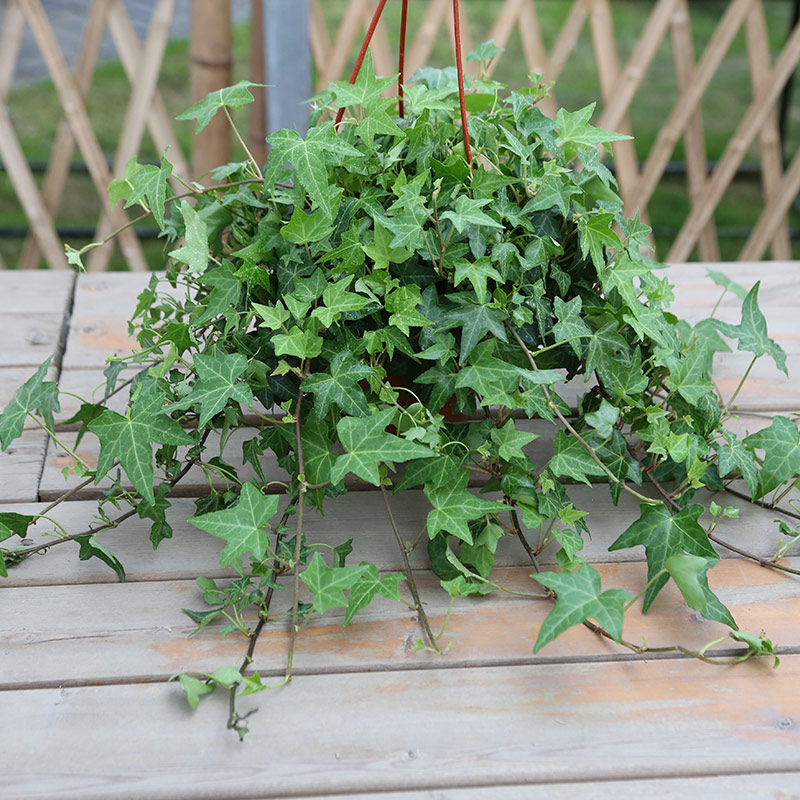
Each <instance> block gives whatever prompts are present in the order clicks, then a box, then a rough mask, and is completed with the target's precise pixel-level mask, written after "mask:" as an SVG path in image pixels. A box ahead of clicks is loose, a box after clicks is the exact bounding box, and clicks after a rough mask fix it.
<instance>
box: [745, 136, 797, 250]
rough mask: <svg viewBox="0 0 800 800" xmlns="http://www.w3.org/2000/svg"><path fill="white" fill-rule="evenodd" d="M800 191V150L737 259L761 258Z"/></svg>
mask: <svg viewBox="0 0 800 800" xmlns="http://www.w3.org/2000/svg"><path fill="white" fill-rule="evenodd" d="M798 192H800V150H799V151H798V152H797V153H795V156H794V158H793V159H792V163H791V164H790V165H789V169H787V170H786V173H785V174H784V176H783V179H782V180H781V182H780V184H779V186H778V188H777V190H776V191H775V193H774V194H773V195H772V197H771V198H770V199H769V201H768V202H767V204H766V206H765V207H764V210H763V211H762V212H761V216H760V217H759V218H758V222H757V223H756V225H755V227H754V228H753V230H752V231H751V233H750V236H749V238H748V240H747V242H746V243H745V246H744V248H743V249H742V252H741V253H740V254H739V259H740V260H742V261H751V260H755V259H758V258H761V257H762V256H763V255H764V253H765V252H766V250H767V247H769V245H770V244H771V243H772V241H773V238H774V237H775V235H776V233H777V231H778V230H779V229H780V227H781V224H782V223H783V221H784V220H785V219H786V214H787V212H788V211H789V209H790V208H791V205H792V203H794V201H795V198H796V197H797V193H798Z"/></svg>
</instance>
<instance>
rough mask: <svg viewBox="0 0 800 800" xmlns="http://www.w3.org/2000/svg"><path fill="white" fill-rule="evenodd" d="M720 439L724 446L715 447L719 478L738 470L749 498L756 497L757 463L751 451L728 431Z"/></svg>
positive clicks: (799, 467)
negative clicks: (722, 440)
mask: <svg viewBox="0 0 800 800" xmlns="http://www.w3.org/2000/svg"><path fill="white" fill-rule="evenodd" d="M722 437H723V438H724V439H725V444H722V445H719V446H718V447H717V456H718V457H719V460H718V462H717V466H718V468H719V476H720V478H724V477H725V476H726V475H730V474H731V472H733V471H734V470H738V471H739V472H740V473H741V476H742V478H744V480H745V482H746V483H747V488H748V489H750V496H751V497H753V498H756V497H758V462H757V461H756V457H755V455H754V454H753V451H752V450H751V449H749V448H748V447H747V446H746V445H745V444H744V442H742V440H741V439H738V438H737V437H736V434H734V433H731V432H730V431H725V430H724V431H722ZM798 469H800V465H798Z"/></svg>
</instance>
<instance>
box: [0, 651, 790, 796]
mask: <svg viewBox="0 0 800 800" xmlns="http://www.w3.org/2000/svg"><path fill="white" fill-rule="evenodd" d="M712 669H713V668H711V667H709V666H707V665H705V664H701V663H696V662H685V661H660V662H652V663H648V664H643V663H615V662H609V663H591V664H556V665H525V666H510V667H490V668H476V669H465V670H462V671H461V672H460V673H459V676H458V680H453V673H452V672H451V671H450V670H440V669H431V670H410V671H397V672H381V673H357V674H347V675H320V676H299V677H296V678H295V679H294V681H293V682H292V684H291V685H290V686H289V687H286V688H284V689H282V690H280V691H276V692H272V693H270V694H268V695H267V696H262V697H258V698H252V699H251V698H247V699H244V700H243V701H242V702H240V704H239V706H240V711H241V712H246V711H247V710H248V709H250V708H253V707H257V706H260V708H261V710H260V713H259V714H258V715H256V716H255V717H252V718H251V719H250V720H249V721H248V725H249V727H250V730H251V732H250V734H249V735H248V737H247V738H246V739H245V741H244V744H241V743H240V742H239V741H238V740H237V738H236V737H235V736H233V735H232V734H230V733H228V732H226V731H225V730H224V720H225V719H226V718H227V696H225V694H224V693H216V694H215V695H212V696H211V697H209V698H206V699H204V700H203V702H202V703H201V704H200V707H199V708H198V710H197V711H194V712H192V711H191V710H190V709H189V707H188V706H187V705H186V702H185V700H184V699H183V698H182V697H181V696H180V694H179V690H178V687H177V686H176V685H174V684H172V685H164V684H154V685H153V684H150V685H128V686H108V687H86V688H74V689H68V688H62V689H46V690H27V691H12V692H2V693H0V716H1V717H2V719H3V721H4V726H5V729H6V730H10V731H25V732H26V733H27V734H28V735H27V736H26V737H22V736H16V737H11V738H10V740H9V741H8V742H7V744H6V746H5V747H4V756H5V759H4V764H5V767H4V772H5V775H4V787H5V791H6V793H7V794H9V795H13V796H14V797H17V798H23V797H32V796H47V797H53V798H67V797H80V798H90V797H108V796H109V794H112V795H113V796H114V797H117V798H126V797H127V798H131V797H137V798H138V797H142V796H147V797H150V798H166V797H169V798H172V800H179V798H192V800H195V799H196V798H211V797H214V798H219V799H220V800H222V799H223V798H237V800H241V798H247V797H261V798H263V797H286V796H287V795H296V794H314V793H318V792H319V790H320V787H321V786H324V787H325V791H326V792H331V793H334V792H339V793H344V794H348V793H350V794H354V793H356V792H369V791H372V792H377V791H386V790H393V789H394V790H401V789H402V790H405V791H409V790H414V789H423V788H429V787H432V786H433V787H435V786H448V787H452V788H458V787H466V786H476V785H478V786H486V785H493V784H503V783H507V784H512V785H513V784H520V783H526V782H530V783H546V782H549V781H569V780H574V778H575V776H576V773H578V774H579V775H580V777H581V780H582V781H598V780H612V779H617V780H619V779H623V778H625V779H636V778H638V779H642V778H647V777H650V776H653V775H659V776H662V777H668V776H681V777H692V776H706V775H725V774H740V773H742V772H765V771H797V770H798V768H800V726H799V725H798V724H797V721H796V720H797V719H798V717H799V716H800V699H799V698H798V695H797V691H796V687H797V683H798V681H800V656H787V657H785V658H784V659H783V663H782V666H781V668H780V669H778V670H772V669H770V668H769V666H768V665H767V664H766V663H763V662H761V663H753V664H750V663H748V664H744V665H742V666H740V667H737V668H736V669H731V670H718V671H715V672H711V671H710V670H712ZM712 676H713V677H712ZM334 699H335V702H334ZM344 709H346V711H344ZM109 712H111V713H109ZM276 723H277V725H278V726H279V727H277V728H276ZM276 731H280V732H282V734H281V735H276ZM287 733H288V734H289V735H286V734H287ZM31 740H33V741H35V742H36V747H31V746H30V744H29V743H30V741H31ZM78 741H79V742H80V747H77V746H76V742H78ZM42 753H46V754H47V758H46V759H43V758H42V755H41V754H42Z"/></svg>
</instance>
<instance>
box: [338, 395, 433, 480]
mask: <svg viewBox="0 0 800 800" xmlns="http://www.w3.org/2000/svg"><path fill="white" fill-rule="evenodd" d="M394 415H395V410H394V408H387V409H384V410H383V411H380V412H378V413H377V414H373V415H372V416H371V417H367V418H365V419H354V418H353V417H345V418H344V419H341V420H339V423H338V425H337V426H336V429H337V431H338V433H339V441H341V443H342V445H343V447H344V449H345V453H344V455H340V456H338V457H337V458H336V463H335V464H334V465H333V469H332V470H331V481H332V482H333V483H339V481H341V480H342V478H344V476H345V475H347V473H348V472H352V473H353V474H354V475H357V476H358V477H359V478H362V479H363V480H365V481H367V482H369V483H371V484H372V485H373V486H378V485H379V484H380V475H379V473H378V465H379V464H383V463H386V462H392V463H394V462H403V461H410V460H411V459H412V458H433V457H434V456H435V455H436V453H434V452H433V451H432V450H430V449H429V448H427V447H423V446H422V445H419V444H416V443H414V442H410V441H408V439H401V438H400V437H399V436H395V435H394V434H392V433H386V426H387V425H388V424H389V423H390V422H391V421H392V419H393V418H394Z"/></svg>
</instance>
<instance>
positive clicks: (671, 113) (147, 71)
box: [0, 0, 800, 270]
mask: <svg viewBox="0 0 800 800" xmlns="http://www.w3.org/2000/svg"><path fill="white" fill-rule="evenodd" d="M253 2H254V8H255V9H256V11H257V12H258V13H255V14H254V16H253V20H254V24H255V26H256V27H257V26H258V25H260V24H261V16H262V15H261V13H260V10H261V9H260V5H261V0H253ZM309 2H310V26H309V32H308V33H309V41H310V48H311V53H312V55H313V60H314V62H315V65H316V70H317V76H318V86H319V87H321V86H323V85H325V84H326V83H327V81H329V80H340V79H343V78H345V77H346V75H347V73H348V69H349V66H350V64H351V63H352V57H353V52H354V49H355V48H356V47H357V45H358V44H359V43H360V39H361V37H362V36H363V31H364V29H365V27H366V25H367V23H368V21H369V18H370V17H371V15H372V12H373V10H374V7H375V0H347V2H346V4H343V12H342V13H341V14H340V15H339V16H338V19H337V20H336V22H335V23H332V22H331V21H330V19H329V18H330V14H327V15H326V14H325V13H323V11H324V9H323V4H324V2H325V0H309ZM567 2H568V0H564V3H565V4H566V3H567ZM765 2H766V0H730V2H728V3H727V4H726V5H725V7H724V13H722V14H721V15H720V18H719V20H718V24H717V25H716V28H715V30H714V32H713V35H711V37H710V38H709V39H708V41H707V43H706V44H705V46H704V48H703V49H702V51H701V52H697V53H696V52H695V42H694V37H693V35H692V13H694V12H693V11H691V10H690V7H689V2H688V0H656V1H655V2H652V3H647V4H646V5H647V7H648V8H649V14H648V15H647V19H646V24H645V25H644V27H643V28H642V29H641V31H640V32H639V35H638V38H637V40H636V42H635V44H634V46H633V47H632V49H631V50H630V55H629V57H628V58H627V60H626V61H624V63H623V59H622V57H621V55H620V47H619V43H618V40H617V36H616V25H617V20H615V14H616V15H617V16H618V15H619V14H620V13H622V12H621V11H620V7H621V6H625V5H626V3H624V2H618V0H614V2H611V0H569V13H568V14H567V16H566V18H565V21H564V23H563V25H562V26H561V28H560V30H559V31H558V32H557V35H556V36H555V37H554V38H552V37H551V39H552V41H551V44H550V47H549V49H548V48H546V47H545V44H544V37H543V35H542V25H541V19H540V14H539V12H538V10H537V4H536V2H535V0H496V6H497V13H496V16H495V18H494V22H493V24H492V26H491V29H490V30H488V31H487V30H481V32H480V36H475V33H476V31H475V30H474V29H473V30H472V31H471V30H470V22H469V17H470V4H469V3H465V2H462V4H461V6H462V30H463V35H464V39H465V41H464V44H465V50H466V49H469V47H470V46H471V45H472V44H473V43H474V42H475V41H480V40H485V39H489V38H493V39H494V40H495V42H496V43H497V44H499V45H501V46H502V45H504V44H506V43H507V42H508V41H509V39H510V37H511V36H512V34H514V32H515V31H518V32H519V35H520V39H521V43H522V53H523V56H524V61H525V71H526V72H537V73H540V74H542V75H543V76H544V79H545V80H547V81H551V80H557V79H558V78H559V76H560V75H561V74H562V72H563V71H564V68H565V66H566V65H567V64H568V62H569V60H570V59H571V58H573V57H574V56H575V54H576V49H577V48H579V47H581V44H580V43H581V42H582V41H584V40H583V39H582V38H581V37H582V33H583V31H584V29H588V31H589V34H590V41H591V49H592V54H593V63H594V68H595V70H596V74H597V82H598V85H599V90H600V91H599V93H600V97H598V100H599V104H598V105H599V107H600V109H601V111H600V113H599V116H598V118H597V120H596V124H598V125H600V126H601V127H604V128H610V129H615V130H622V131H625V132H631V119H630V116H631V115H630V111H631V106H632V104H633V103H634V101H635V99H636V98H637V96H638V95H640V94H641V93H646V92H648V91H649V89H648V85H649V84H648V81H649V75H650V74H651V72H652V69H651V67H652V65H653V63H654V59H655V58H656V56H657V54H659V52H660V51H663V50H664V48H667V49H668V51H669V52H670V54H671V69H672V70H673V71H674V80H675V82H676V84H677V87H678V91H677V98H676V100H675V102H674V103H673V105H672V107H671V108H667V109H665V110H664V112H663V123H662V124H661V125H660V127H659V130H658V133H657V135H656V137H655V140H654V142H653V145H652V147H651V148H650V150H649V153H647V155H646V158H644V160H643V162H642V163H640V161H639V158H638V157H637V153H636V150H635V147H634V144H633V143H632V142H630V141H622V142H616V143H614V145H613V161H614V167H615V169H616V174H617V178H618V180H619V184H620V190H621V195H622V197H623V200H624V202H625V205H626V211H627V212H628V213H634V212H635V211H636V210H637V209H638V210H640V212H641V214H642V217H643V218H647V216H648V206H649V205H650V201H651V200H652V198H653V194H654V192H655V191H656V189H657V188H658V186H659V183H660V181H661V180H662V178H663V176H664V174H665V170H667V168H668V165H669V163H670V159H671V158H672V156H673V154H674V152H675V150H676V147H677V146H678V145H679V143H681V142H682V145H683V152H684V154H685V161H686V173H687V181H686V184H687V192H688V196H689V213H688V214H687V216H686V218H685V220H684V221H683V223H682V225H681V227H680V230H679V232H678V235H677V237H676V238H675V240H674V242H673V244H672V246H671V249H670V250H669V252H668V253H666V254H665V253H660V254H659V255H660V256H661V257H665V258H666V259H667V260H670V261H681V260H686V259H688V258H689V257H690V256H691V255H692V254H693V253H694V252H696V253H697V255H698V256H699V257H700V258H701V259H702V260H705V261H714V260H719V241H718V232H717V229H716V226H715V220H714V212H715V209H717V206H718V205H719V203H720V201H721V200H722V198H723V196H724V195H725V193H726V191H727V190H728V189H729V187H730V186H731V183H732V181H733V180H734V178H735V177H736V175H737V171H738V169H739V168H740V166H741V164H742V161H743V159H744V158H745V157H746V156H747V154H748V152H753V151H755V152H756V153H757V156H758V161H759V164H760V178H761V184H762V195H763V207H762V208H761V211H760V215H759V217H758V220H757V222H756V224H755V225H754V227H753V228H752V230H751V231H750V234H749V237H748V238H747V241H746V243H745V245H744V247H743V248H742V249H741V251H740V253H739V258H740V259H742V260H756V259H759V258H762V257H764V256H766V255H767V254H770V255H771V256H772V257H773V258H775V259H788V258H791V253H792V250H791V241H790V235H789V227H788V223H787V215H788V213H789V210H790V208H791V206H792V204H793V203H794V201H795V198H796V196H797V194H798V191H800V153H797V154H791V155H792V157H791V158H790V159H789V160H788V161H789V163H788V164H785V163H784V159H783V156H782V147H781V139H780V130H779V125H778V116H777V112H776V103H777V100H778V98H779V95H780V94H781V92H782V91H783V90H784V87H785V86H786V85H787V82H788V81H789V80H790V78H791V76H792V74H793V73H794V71H795V69H796V67H797V64H798V61H800V24H798V25H796V26H795V27H794V29H793V30H791V31H790V32H789V35H788V36H787V38H786V40H785V43H784V44H783V46H782V48H780V50H779V51H777V52H775V51H774V48H771V47H770V40H769V36H768V29H767V24H766V17H765V10H764V6H765ZM193 3H194V6H193V9H195V10H199V11H201V12H203V14H206V13H213V8H214V6H215V4H216V7H217V12H218V10H219V5H220V4H221V3H222V0H193ZM222 4H223V5H224V3H222ZM390 5H391V4H390ZM700 5H702V4H700ZM174 9H175V0H156V2H155V3H154V5H153V11H152V17H151V22H150V27H149V31H148V35H147V37H146V40H145V42H144V44H143V45H141V44H140V42H139V40H138V38H137V36H136V34H135V32H134V30H133V27H132V25H131V23H130V19H129V18H128V15H127V13H126V11H125V6H124V4H123V0H93V3H92V5H91V11H90V13H89V15H88V17H87V23H86V29H85V34H84V41H83V47H82V49H81V52H80V57H79V59H78V63H77V66H76V69H75V72H74V74H70V72H69V71H68V69H67V66H66V63H65V60H64V58H63V56H62V54H61V50H60V49H59V46H58V43H57V37H56V35H55V33H54V31H53V28H52V26H51V24H50V22H49V21H48V17H47V14H46V11H45V9H44V7H43V5H42V3H41V0H9V2H8V5H7V7H6V11H5V16H4V20H3V30H2V33H1V34H0V157H1V158H2V160H3V162H4V164H5V167H6V170H7V172H8V175H9V178H10V179H11V183H12V184H13V187H14V190H15V192H16V194H17V197H18V199H19V202H20V204H21V205H22V207H23V208H24V210H25V212H26V215H27V217H28V220H29V224H30V235H29V236H28V239H27V241H26V243H25V247H24V249H23V252H22V256H21V258H20V263H19V266H20V267H22V268H32V267H35V266H36V265H37V264H38V263H39V259H40V257H41V258H44V259H45V261H46V262H47V264H48V265H49V266H50V267H53V268H63V267H66V261H65V258H64V255H63V249H62V246H61V244H60V242H59V240H58V236H57V234H56V229H55V224H54V221H53V215H54V211H55V209H56V208H57V207H58V203H59V201H60V198H61V195H62V192H63V190H64V183H65V179H66V175H67V172H68V169H69V164H70V159H71V158H72V155H73V151H74V148H75V147H76V146H77V148H78V149H79V150H80V153H81V154H82V156H83V159H84V160H85V162H86V164H87V167H88V169H89V172H90V174H91V177H92V181H93V184H94V186H95V188H96V191H97V194H98V196H99V197H100V198H101V202H102V203H103V210H102V214H101V218H100V221H99V224H98V229H97V233H98V236H100V237H102V236H104V235H106V234H107V233H108V232H109V231H110V230H112V228H113V227H116V226H117V225H120V224H124V223H125V222H126V221H127V219H128V217H127V216H126V212H124V211H123V210H122V209H121V208H120V207H117V208H114V209H112V208H110V207H109V206H108V201H107V192H106V187H107V185H108V182H109V180H110V179H111V177H112V175H118V174H121V173H122V170H123V169H124V165H125V163H126V161H127V160H128V159H129V158H130V157H131V156H132V155H134V154H135V153H136V152H137V149H138V147H139V145H140V143H141V141H142V136H143V134H144V132H145V129H146V128H147V129H149V131H150V134H151V136H152V139H153V141H154V143H155V145H156V147H157V148H158V149H159V150H162V151H163V149H164V148H165V147H167V146H169V147H170V159H171V160H172V161H173V162H174V163H175V171H176V173H177V174H179V175H181V176H186V177H190V176H191V175H192V173H191V170H190V167H189V164H188V163H187V160H186V158H185V157H184V155H183V154H182V153H181V150H180V148H179V146H178V144H177V141H176V138H175V135H174V133H173V130H172V127H171V121H170V119H169V117H168V115H167V113H166V111H165V109H164V104H163V102H162V100H161V97H160V95H159V92H158V77H159V70H160V67H161V63H162V58H163V53H164V48H165V45H166V41H167V37H168V33H169V27H170V23H171V20H172V16H173V13H174ZM25 25H29V26H30V28H31V29H32V31H33V33H34V34H35V37H36V41H37V43H38V46H39V48H40V49H41V51H42V54H43V56H44V58H45V61H46V63H47V68H48V71H49V73H50V76H51V77H52V79H53V82H54V84H55V88H56V90H57V92H58V96H59V99H60V102H61V110H62V113H63V122H62V125H61V127H60V129H59V132H58V135H57V138H56V140H55V142H54V145H53V149H52V156H51V159H50V161H49V164H48V169H47V173H46V176H45V180H44V183H43V186H42V188H41V190H40V189H39V188H38V187H37V185H36V182H35V180H34V179H33V176H32V174H31V171H30V169H29V167H28V165H27V162H26V161H25V158H24V156H23V152H22V148H21V147H20V144H19V141H18V138H17V135H16V134H15V131H14V128H13V125H12V123H11V119H10V117H9V114H8V112H7V109H6V98H7V96H8V92H9V90H10V86H11V81H12V77H13V72H14V65H15V63H16V59H17V57H18V52H19V44H20V42H21V39H22V33H23V29H24V26H25ZM106 28H108V30H109V31H110V33H111V35H112V37H113V39H114V42H115V44H116V47H117V50H118V53H119V56H120V60H121V62H122V65H123V67H124V70H125V72H126V74H127V76H128V79H129V81H130V86H131V91H130V97H129V100H128V102H127V111H126V114H125V118H124V122H123V125H122V129H121V131H122V132H121V134H120V138H119V142H118V146H117V149H116V153H114V154H113V158H112V160H111V163H112V167H111V169H109V166H108V156H107V155H106V154H104V153H103V152H102V150H101V149H100V146H99V144H98V142H97V138H96V136H95V133H94V131H93V130H92V126H91V124H90V121H89V117H88V115H87V113H86V108H85V103H84V98H85V97H86V95H87V93H88V92H89V91H90V89H91V82H92V76H93V74H94V70H95V66H96V62H97V53H98V50H99V43H100V40H101V37H102V35H103V33H104V31H105V29H106ZM214 33H215V34H216V40H215V39H214V37H210V36H208V33H207V31H206V32H205V33H204V32H203V30H202V26H200V25H194V24H193V32H192V35H193V41H192V58H193V64H194V69H193V82H194V83H195V94H198V93H200V94H204V93H205V92H207V91H209V90H210V89H212V88H214V82H215V81H216V82H217V84H218V85H220V84H221V83H222V82H224V76H225V75H226V74H227V75H229V74H230V64H229V55H228V56H226V55H225V53H226V52H228V53H229V50H228V51H226V49H225V47H224V46H222V45H221V44H220V30H219V29H217V30H215V31H214ZM471 34H472V35H471ZM448 35H449V36H450V37H452V0H428V2H427V3H426V4H425V6H424V12H423V13H422V14H421V17H420V19H419V21H418V23H417V24H416V27H415V29H414V30H412V31H411V35H410V38H409V46H408V51H407V58H406V64H407V72H406V74H407V75H411V74H413V71H414V70H415V69H416V68H417V67H419V66H421V65H423V64H425V63H426V62H428V60H429V59H430V57H431V54H432V52H433V50H434V47H435V46H436V45H437V42H439V41H440V40H442V39H443V38H445V37H447V36H448ZM224 36H227V37H228V38H230V34H229V28H228V30H227V31H226V32H224ZM740 36H744V37H745V41H746V49H747V57H748V68H749V81H750V86H751V92H750V102H749V105H748V106H747V107H746V108H744V107H743V108H742V109H741V111H740V114H739V121H738V124H737V125H736V126H735V128H734V129H733V130H732V131H730V135H729V138H728V140H727V145H726V146H725V148H724V151H723V152H722V154H721V156H720V157H719V158H718V160H716V163H715V164H713V165H712V164H710V162H709V160H708V158H707V155H706V127H705V126H704V120H703V115H702V102H703V99H704V97H705V96H706V94H707V92H708V91H709V87H711V86H712V82H713V81H714V79H715V77H716V76H717V75H718V73H719V72H720V70H723V69H724V67H725V63H726V62H725V58H726V55H727V54H728V52H729V50H730V48H731V46H732V43H733V42H734V40H735V39H736V38H737V37H740ZM223 38H224V37H223ZM251 41H252V43H253V47H252V53H251V56H252V65H253V66H252V68H251V69H252V75H253V79H254V80H258V79H259V74H258V73H259V71H260V69H261V66H260V65H261V64H263V60H264V59H263V53H262V52H260V51H259V48H258V46H257V45H258V42H260V41H263V38H261V37H259V36H258V34H257V32H254V35H253V36H252V39H251ZM223 44H224V43H223ZM451 44H452V39H451ZM214 53H218V54H219V53H221V54H222V55H220V56H218V57H217V59H216V61H215V60H214V59H213V58H212V56H213V54H214ZM396 53H397V43H396V42H394V41H391V37H390V35H389V32H388V30H387V28H386V27H385V26H384V23H383V22H382V23H381V25H380V26H379V27H378V30H377V32H376V35H375V38H374V39H373V57H374V61H375V66H376V71H377V72H378V73H379V74H384V75H385V74H393V73H394V72H396ZM500 58H502V56H501V57H500ZM226 59H227V62H226ZM497 62H499V59H498V60H497ZM497 62H495V63H493V65H492V68H494V67H495V66H496V64H497ZM226 69H227V72H226ZM203 70H205V72H204V73H203ZM521 72H522V68H521V66H520V73H521ZM201 73H202V74H201ZM198 75H200V76H201V77H200V80H199V82H198V80H197V76H198ZM203 75H204V76H205V77H203ZM712 88H713V87H712ZM557 92H558V86H556V97H554V98H553V99H552V100H548V101H547V102H546V103H545V105H544V107H543V110H544V111H545V112H546V113H547V112H548V111H549V112H550V113H553V112H554V110H555V107H556V99H557ZM187 99H188V97H187ZM261 108H263V106H260V109H261ZM262 114H263V112H262V111H261V110H259V116H254V118H253V119H254V120H258V121H255V122H254V123H253V124H254V125H255V126H256V128H258V126H260V125H262V124H263V123H262V122H261V118H260V115H262ZM633 133H636V131H633ZM224 136H225V134H224V133H222V132H220V133H219V135H218V137H217V138H216V142H217V144H216V145H214V144H213V143H212V144H211V145H210V148H211V152H213V153H214V158H216V159H217V161H219V160H222V159H220V157H219V156H220V142H222V144H221V150H222V151H223V155H224V151H225V149H226V148H227V147H228V145H227V143H225V142H224V140H223V138H222V137H224ZM250 137H251V140H254V139H255V140H258V139H259V138H261V139H262V140H263V132H259V130H255V131H254V130H253V129H252V127H251V131H250ZM208 141H209V140H206V142H207V143H208ZM204 146H207V145H204ZM215 148H216V149H215ZM205 157H207V156H205ZM205 157H204V156H202V155H198V154H197V153H195V161H196V162H197V161H198V160H202V159H203V158H205ZM195 166H197V163H196V164H195ZM712 166H713V168H712ZM120 246H121V248H122V250H123V253H124V256H125V259H126V261H127V263H128V265H129V267H130V268H131V269H134V270H141V269H145V268H146V263H145V260H144V256H143V254H142V251H141V247H140V245H139V242H138V240H137V238H136V236H135V234H134V233H133V232H132V231H128V232H127V234H126V235H124V236H123V237H122V238H121V240H120ZM109 258H110V249H109V248H100V249H98V250H96V251H93V253H92V258H91V259H90V261H89V268H90V269H92V270H103V269H106V268H107V265H108V262H109Z"/></svg>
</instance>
